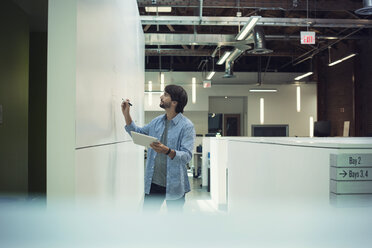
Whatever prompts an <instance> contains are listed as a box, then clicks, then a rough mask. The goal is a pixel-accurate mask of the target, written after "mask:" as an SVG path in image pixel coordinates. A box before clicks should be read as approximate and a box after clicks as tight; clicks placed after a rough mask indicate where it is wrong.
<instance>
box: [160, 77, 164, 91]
mask: <svg viewBox="0 0 372 248" xmlns="http://www.w3.org/2000/svg"><path fill="white" fill-rule="evenodd" d="M164 81H165V80H164V73H160V91H164Z"/></svg>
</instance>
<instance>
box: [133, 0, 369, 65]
mask: <svg viewBox="0 0 372 248" xmlns="http://www.w3.org/2000/svg"><path fill="white" fill-rule="evenodd" d="M137 2H138V6H139V12H140V15H141V18H142V24H143V29H144V32H145V39H146V56H147V58H146V69H150V70H151V69H152V70H156V69H158V70H159V69H160V68H161V69H162V70H173V71H197V70H211V68H212V67H213V66H214V68H215V69H216V70H217V71H224V70H225V66H224V65H222V66H218V65H216V64H215V62H216V61H217V60H218V58H219V56H220V55H222V54H223V52H224V51H225V50H232V49H233V46H234V45H235V44H234V42H236V40H235V36H236V35H237V34H238V33H239V28H241V27H242V26H243V25H244V24H245V23H246V22H247V20H248V18H249V17H251V16H260V17H261V19H260V20H259V21H258V22H257V26H262V27H263V29H264V33H265V37H266V47H267V48H268V49H271V50H273V52H272V53H268V54H265V55H259V56H258V55H255V54H250V53H249V52H248V51H249V50H248V51H244V52H243V54H242V55H241V56H240V57H238V59H237V60H236V61H235V63H234V70H235V71H245V72H252V71H282V72H302V71H307V70H308V68H309V66H310V65H309V64H310V62H308V61H310V60H309V58H312V57H314V56H317V54H320V53H322V52H326V50H327V48H328V47H329V46H330V45H335V44H337V43H338V42H342V43H346V44H350V45H352V44H353V43H355V42H356V41H357V40H360V39H371V38H372V36H371V32H370V31H371V28H372V20H371V16H359V15H356V14H355V13H354V11H355V10H357V9H360V8H362V7H363V1H362V0H338V1H335V0H277V1H274V0H263V1H255V0H240V1H239V0H237V1H227V0H221V1H215V0H204V1H199V0H174V1H171V0H138V1H137ZM146 6H147V7H148V6H157V7H164V6H168V7H172V12H170V13H148V12H146V11H145V7H146ZM306 30H309V31H314V32H315V33H316V36H317V40H316V44H315V45H301V44H300V31H306ZM247 40H248V42H245V43H252V42H253V41H252V36H251V37H249V38H248V39H247ZM249 45H253V44H249ZM216 48H217V49H218V52H217V53H215V54H216V57H215V58H213V57H212V54H213V52H216Z"/></svg>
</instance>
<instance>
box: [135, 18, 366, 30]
mask: <svg viewBox="0 0 372 248" xmlns="http://www.w3.org/2000/svg"><path fill="white" fill-rule="evenodd" d="M249 20H250V17H226V16H219V17H203V18H201V19H200V18H199V17H197V16H141V21H142V25H206V26H238V25H241V24H243V23H247V22H248V21H249ZM256 25H259V26H276V27H278V26H279V27H290V26H293V27H307V26H309V27H337V28H372V20H367V19H319V18H318V19H316V18H309V19H306V18H267V17H261V18H260V20H259V21H258V22H257V24H256Z"/></svg>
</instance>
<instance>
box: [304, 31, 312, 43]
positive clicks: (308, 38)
mask: <svg viewBox="0 0 372 248" xmlns="http://www.w3.org/2000/svg"><path fill="white" fill-rule="evenodd" d="M301 44H315V32H301Z"/></svg>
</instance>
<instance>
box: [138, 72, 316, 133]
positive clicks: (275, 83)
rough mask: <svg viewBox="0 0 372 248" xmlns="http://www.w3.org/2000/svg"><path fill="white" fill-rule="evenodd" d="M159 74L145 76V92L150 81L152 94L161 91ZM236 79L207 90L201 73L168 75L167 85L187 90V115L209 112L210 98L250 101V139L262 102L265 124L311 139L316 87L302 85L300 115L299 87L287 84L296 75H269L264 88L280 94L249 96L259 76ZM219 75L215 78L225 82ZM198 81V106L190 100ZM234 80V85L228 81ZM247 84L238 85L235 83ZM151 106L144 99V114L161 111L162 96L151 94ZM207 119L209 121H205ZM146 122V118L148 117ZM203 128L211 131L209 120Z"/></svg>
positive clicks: (245, 74)
mask: <svg viewBox="0 0 372 248" xmlns="http://www.w3.org/2000/svg"><path fill="white" fill-rule="evenodd" d="M158 75H159V73H158V72H146V74H145V77H146V78H145V82H146V85H145V87H146V90H147V83H148V81H150V80H151V81H152V82H153V90H159V89H160V86H159V83H158ZM236 75H237V77H236V78H234V79H224V80H225V81H224V82H225V83H229V82H231V83H235V84H231V85H226V84H225V85H213V82H214V81H212V88H209V89H204V88H203V87H202V84H201V82H202V80H203V78H204V77H203V75H202V73H201V72H165V84H170V83H174V84H179V85H181V86H183V87H184V88H185V90H186V91H187V93H188V95H189V103H188V104H187V106H186V108H185V113H186V114H187V113H188V112H193V111H204V112H209V111H210V108H211V107H210V106H209V97H213V96H221V97H224V96H231V97H247V105H248V106H247V112H248V116H247V120H246V123H247V126H246V127H245V130H246V131H248V133H247V134H248V136H250V135H251V125H252V124H259V98H260V97H264V99H265V124H289V135H290V136H295V135H296V136H308V135H309V117H310V116H313V117H314V120H316V119H317V115H316V113H317V112H316V111H317V105H316V98H317V95H316V84H301V106H302V109H301V112H300V113H298V112H297V110H296V86H295V85H293V84H288V83H290V82H292V81H293V78H294V77H295V76H296V75H297V74H295V73H267V75H266V76H265V84H264V86H262V87H266V88H276V89H278V92H277V93H250V92H249V89H251V88H257V86H255V80H256V78H257V74H256V73H236ZM219 76H221V75H218V74H216V76H215V77H214V78H213V79H215V80H219V81H220V82H222V81H221V80H222V79H220V78H219ZM192 77H196V78H197V90H196V92H197V93H196V103H192V101H191V99H192V96H191V78H192ZM229 80H232V81H229ZM242 82H244V83H247V84H243V85H237V84H236V83H242ZM152 95H153V96H152V103H151V105H150V104H149V99H148V94H146V95H145V111H146V115H147V113H148V111H161V108H160V107H159V97H160V93H153V94H152ZM206 118H207V117H206ZM146 119H147V117H146ZM191 120H192V121H193V122H195V123H203V121H202V120H200V119H198V118H197V117H195V118H193V119H191ZM204 123H205V124H204V126H203V125H201V126H200V125H199V130H208V122H207V119H206V121H205V122H204Z"/></svg>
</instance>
